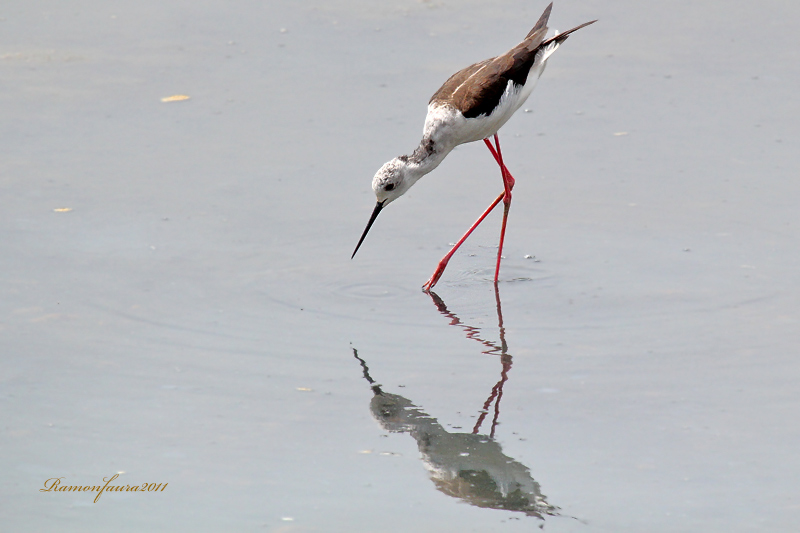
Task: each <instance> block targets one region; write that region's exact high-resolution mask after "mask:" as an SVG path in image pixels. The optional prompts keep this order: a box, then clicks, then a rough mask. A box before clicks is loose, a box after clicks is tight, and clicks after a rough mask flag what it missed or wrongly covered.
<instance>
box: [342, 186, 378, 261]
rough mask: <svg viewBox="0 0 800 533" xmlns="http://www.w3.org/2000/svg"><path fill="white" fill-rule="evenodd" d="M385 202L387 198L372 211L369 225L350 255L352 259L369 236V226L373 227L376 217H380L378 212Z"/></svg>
mask: <svg viewBox="0 0 800 533" xmlns="http://www.w3.org/2000/svg"><path fill="white" fill-rule="evenodd" d="M385 203H386V200H384V201H383V202H378V203H377V204H375V210H374V211H372V216H371V217H369V222H367V227H366V229H365V230H364V234H363V235H361V238H360V239H359V240H358V244H357V245H356V249H355V251H354V252H353V255H351V256H350V259H352V258H354V257H355V256H356V252H357V251H358V249H359V248H361V243H362V242H364V237H366V236H367V232H368V231H369V228H371V227H372V224H373V223H374V222H375V219H376V218H378V213H380V212H381V209H383V205H384V204H385Z"/></svg>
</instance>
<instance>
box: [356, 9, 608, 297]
mask: <svg viewBox="0 0 800 533" xmlns="http://www.w3.org/2000/svg"><path fill="white" fill-rule="evenodd" d="M552 7H553V4H552V3H551V4H550V5H548V6H547V8H546V9H545V10H544V13H542V16H541V17H540V18H539V21H538V22H537V23H536V25H535V26H534V27H533V29H532V30H531V31H530V32H529V33H528V35H527V36H526V37H525V39H524V40H523V41H522V42H521V43H519V44H518V45H517V46H515V47H514V48H512V49H511V50H509V51H508V52H506V53H505V54H503V55H500V56H497V57H493V58H490V59H486V60H484V61H481V62H480V63H475V64H474V65H470V66H468V67H467V68H465V69H463V70H460V71H458V72H456V73H455V74H453V75H452V76H451V77H450V79H448V80H447V81H446V82H444V85H442V86H441V88H439V90H438V91H436V93H434V95H433V96H432V97H431V99H430V102H428V115H427V117H426V118H425V127H424V128H423V133H422V141H421V142H420V144H419V146H418V147H417V149H416V150H414V152H413V153H412V154H411V155H401V156H399V157H395V158H394V159H392V160H391V161H389V162H388V163H386V164H385V165H383V166H382V167H381V168H380V170H378V172H377V174H375V177H374V178H373V179H372V190H373V191H374V192H375V196H376V197H377V199H378V202H377V204H375V209H374V210H373V211H372V216H371V217H370V219H369V222H368V223H367V227H366V228H365V229H364V233H363V234H362V235H361V239H359V241H358V244H357V245H356V249H355V251H354V252H353V255H352V257H355V255H356V252H358V249H359V247H361V243H362V242H364V238H365V237H366V236H367V232H368V231H369V229H370V228H371V227H372V224H373V223H374V222H375V219H376V218H378V214H379V213H380V212H381V210H382V209H383V208H384V207H386V206H387V205H388V204H390V203H391V202H393V201H394V200H396V199H397V198H399V197H401V196H402V195H403V194H405V193H406V191H408V189H409V188H411V186H412V185H414V184H415V183H416V182H417V180H419V179H420V178H421V177H422V176H424V175H425V174H427V173H429V172H431V171H432V170H433V169H435V168H436V167H437V166H439V163H441V162H442V160H443V159H444V158H445V157H446V156H447V154H449V153H450V151H451V150H452V149H453V148H455V147H456V146H458V145H459V144H464V143H468V142H473V141H480V140H481V139H483V142H485V143H486V146H487V147H488V148H489V151H490V152H491V153H492V156H493V157H494V159H495V161H497V164H498V165H499V166H500V173H501V175H502V177H503V186H504V191H503V192H502V193H501V194H500V196H498V197H497V199H495V201H494V202H492V204H491V205H490V206H489V207H488V208H487V209H486V211H484V213H483V214H482V215H481V216H480V217H479V218H478V220H476V221H475V223H474V224H473V225H472V226H471V227H470V228H469V230H467V232H466V233H465V234H464V236H463V237H461V239H460V240H459V241H458V242H457V243H456V244H455V245H454V246H453V248H452V249H451V250H450V251H449V252H448V253H447V255H445V256H444V257H443V258H442V260H441V261H439V265H438V266H437V267H436V270H435V271H434V273H433V275H432V276H431V278H430V279H429V280H428V281H427V282H426V283H425V285H423V289H424V290H426V291H428V290H430V289H431V288H432V287H433V286H434V285H436V282H437V281H439V278H440V277H441V276H442V273H443V272H444V269H445V267H447V263H448V261H450V258H451V257H452V256H453V254H454V253H455V251H456V250H457V249H458V247H459V246H461V244H462V243H463V242H464V241H465V240H466V239H467V237H469V235H470V234H471V233H472V231H473V230H474V229H475V228H476V227H477V226H478V225H479V224H480V223H481V222H483V219H484V218H486V216H487V215H488V214H489V213H490V212H491V211H492V210H493V209H494V208H495V207H497V205H498V204H499V203H500V202H501V201H502V202H503V204H504V208H505V209H504V212H503V225H502V227H501V230H500V244H499V246H498V249H497V266H496V267H495V272H494V281H495V283H496V282H497V279H498V276H499V274H500V259H501V257H502V253H503V240H504V239H505V233H506V221H507V219H508V210H509V208H510V207H511V189H513V188H514V178H513V177H512V176H511V173H510V172H509V171H508V169H507V168H506V166H505V164H504V163H503V155H502V153H501V152H500V140H499V139H498V137H497V130H499V129H500V128H501V127H502V126H503V124H505V123H506V122H507V121H508V119H510V118H511V116H512V115H513V114H514V112H515V111H516V110H517V109H519V108H520V106H522V104H523V103H524V102H525V100H527V98H528V96H530V94H531V92H532V91H533V87H534V86H535V85H536V82H537V81H538V79H539V77H540V76H541V75H542V72H543V71H544V67H545V64H546V62H547V59H548V58H549V57H550V55H551V54H552V53H553V52H555V51H556V49H557V48H558V47H559V46H560V45H561V43H563V42H564V41H565V40H566V39H567V37H568V36H569V35H570V34H571V33H572V32H574V31H577V30H579V29H581V28H583V27H584V26H588V25H589V24H592V23H594V22H596V21H594V20H593V21H591V22H586V23H584V24H581V25H580V26H576V27H574V28H572V29H571V30H567V31H565V32H563V33H559V34H556V35H555V36H554V37H551V38H549V39H547V40H545V35H546V34H547V20H548V19H549V18H550V10H551V9H552ZM492 136H494V146H493V145H492V142H491V141H490V140H489V138H490V137H492ZM352 257H351V258H352Z"/></svg>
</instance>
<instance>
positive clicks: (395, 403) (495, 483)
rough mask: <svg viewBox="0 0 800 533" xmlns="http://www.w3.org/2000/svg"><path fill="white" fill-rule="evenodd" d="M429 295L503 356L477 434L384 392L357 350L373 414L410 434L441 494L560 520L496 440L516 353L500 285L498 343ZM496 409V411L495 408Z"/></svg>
mask: <svg viewBox="0 0 800 533" xmlns="http://www.w3.org/2000/svg"><path fill="white" fill-rule="evenodd" d="M429 294H430V296H431V298H432V299H433V302H434V303H435V304H436V307H437V309H438V310H439V312H440V313H442V314H443V315H444V316H446V317H447V318H449V319H450V324H451V325H453V326H459V327H460V328H462V329H463V330H464V331H465V332H466V335H467V338H469V339H473V340H475V341H477V342H479V343H481V344H482V345H483V346H485V347H486V348H487V349H486V350H485V351H484V352H483V353H486V354H489V355H497V356H499V357H500V363H501V364H502V370H501V371H500V380H499V381H498V382H497V383H496V384H495V385H494V387H492V390H491V393H490V394H489V397H488V398H487V399H486V402H485V403H484V405H483V409H481V411H480V416H479V418H478V420H477V423H476V424H475V427H474V428H473V430H472V433H450V432H448V431H447V430H446V429H445V428H444V427H442V425H441V424H439V422H438V421H437V420H436V419H435V418H434V417H432V416H430V415H429V414H427V413H426V412H424V411H423V410H422V408H420V407H418V406H417V405H414V404H413V403H412V402H411V400H408V399H407V398H404V397H402V396H399V395H397V394H391V393H388V392H385V391H384V390H383V389H382V387H381V385H379V384H378V383H376V382H375V380H374V379H372V377H371V376H370V374H369V368H368V367H367V363H366V361H364V359H362V358H361V357H359V355H358V351H357V350H356V349H355V348H353V355H354V356H355V358H356V359H358V361H359V362H360V363H361V367H362V369H363V371H364V377H365V378H366V379H367V381H368V382H369V383H370V385H371V386H372V392H373V393H374V396H373V397H372V400H371V402H370V410H371V411H372V416H374V417H375V419H376V420H377V421H378V422H379V423H380V424H381V426H382V427H383V428H384V429H385V430H387V431H389V432H393V433H409V434H410V435H411V436H412V437H414V440H416V441H417V446H418V447H419V451H420V454H421V455H422V461H423V463H424V464H425V467H426V468H427V469H428V472H429V474H430V477H431V480H432V481H433V483H434V484H435V485H436V488H437V489H438V490H440V491H441V492H443V493H445V494H447V495H448V496H453V497H455V498H459V499H461V500H463V501H465V502H467V503H469V504H471V505H475V506H477V507H483V508H488V509H502V510H507V511H518V512H521V513H525V514H526V515H528V516H535V517H537V518H540V519H544V517H545V516H548V515H549V516H559V512H558V511H559V508H558V507H556V506H554V505H551V504H549V503H548V502H547V499H546V497H545V495H544V494H542V492H541V488H540V487H539V483H537V482H536V480H535V479H533V477H531V472H530V470H529V469H528V467H526V466H525V465H523V464H522V463H519V462H517V461H515V460H513V459H512V458H511V457H508V456H507V455H505V454H503V450H502V448H501V446H500V444H498V443H497V442H496V441H495V440H494V434H495V430H496V429H497V422H498V418H499V416H500V400H501V399H502V397H503V386H504V385H505V383H506V381H507V380H508V372H509V371H510V370H511V355H510V354H509V353H508V345H507V344H506V339H505V329H504V327H503V314H502V310H501V306H500V293H499V291H498V288H497V285H496V284H495V298H496V301H497V318H498V328H499V332H500V340H499V344H498V343H494V342H491V341H488V340H486V339H484V338H482V336H481V330H480V329H479V328H476V327H473V326H469V325H467V324H464V323H463V322H462V321H461V320H460V319H459V318H458V317H457V316H456V315H455V314H454V313H453V312H451V311H450V310H448V309H447V306H446V305H445V303H444V301H443V300H442V299H441V298H440V297H439V296H437V295H436V294H435V293H433V292H430V293H429ZM492 406H494V407H493V409H490V408H491V407H492ZM489 412H493V416H492V424H491V428H490V430H489V435H485V434H480V433H479V431H480V428H481V426H482V425H483V423H484V420H485V419H486V416H487V414H488V413H489ZM541 525H542V526H543V525H544V523H542V524H541Z"/></svg>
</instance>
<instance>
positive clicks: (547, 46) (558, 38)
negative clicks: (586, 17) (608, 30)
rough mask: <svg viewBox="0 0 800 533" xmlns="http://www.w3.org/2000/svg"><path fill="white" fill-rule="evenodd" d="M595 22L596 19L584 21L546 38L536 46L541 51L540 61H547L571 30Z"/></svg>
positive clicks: (573, 30)
mask: <svg viewBox="0 0 800 533" xmlns="http://www.w3.org/2000/svg"><path fill="white" fill-rule="evenodd" d="M595 22H597V21H596V20H592V21H589V22H584V23H583V24H581V25H580V26H575V27H574V28H572V29H571V30H567V31H565V32H563V33H556V34H555V35H554V36H552V37H550V38H549V39H547V40H546V41H544V42H543V43H542V44H540V45H539V46H538V47H537V48H536V49H537V51H538V50H541V52H542V58H541V61H547V58H548V57H550V56H551V55H552V54H553V52H555V51H556V49H557V48H558V47H559V46H561V43H563V42H564V41H566V40H567V37H569V35H570V34H571V33H572V32H576V31H578V30H579V29H581V28H583V27H586V26H588V25H589V24H594V23H595Z"/></svg>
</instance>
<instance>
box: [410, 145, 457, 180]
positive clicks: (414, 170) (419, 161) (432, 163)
mask: <svg viewBox="0 0 800 533" xmlns="http://www.w3.org/2000/svg"><path fill="white" fill-rule="evenodd" d="M452 149H453V147H452V146H447V145H444V144H443V143H435V142H434V141H433V139H430V138H428V137H424V138H423V139H422V142H420V143H419V146H417V149H416V150H414V152H413V153H412V154H411V155H404V156H401V157H400V159H405V163H406V164H407V165H408V170H409V178H410V179H411V180H413V182H416V181H417V180H418V179H420V178H421V177H422V176H424V175H425V174H428V173H429V172H431V171H432V170H433V169H435V168H436V167H438V166H439V164H440V163H441V162H442V160H444V158H445V157H446V156H447V154H449V153H450V151H451V150H452ZM413 182H412V184H413Z"/></svg>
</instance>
